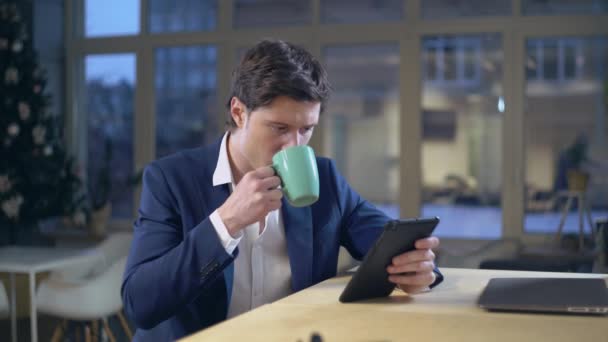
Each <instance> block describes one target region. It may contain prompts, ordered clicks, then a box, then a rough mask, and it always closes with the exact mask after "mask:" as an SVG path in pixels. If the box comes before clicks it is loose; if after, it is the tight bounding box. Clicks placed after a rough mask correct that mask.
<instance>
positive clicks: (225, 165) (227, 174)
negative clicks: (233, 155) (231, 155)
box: [213, 132, 234, 186]
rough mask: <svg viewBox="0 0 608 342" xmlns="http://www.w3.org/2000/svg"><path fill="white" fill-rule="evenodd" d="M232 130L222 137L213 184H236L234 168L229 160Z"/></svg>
mask: <svg viewBox="0 0 608 342" xmlns="http://www.w3.org/2000/svg"><path fill="white" fill-rule="evenodd" d="M229 135H230V132H226V133H225V134H224V137H223V138H222V143H221V144H220V152H219V156H218V158H217V165H216V166H215V171H214V172H213V186H218V185H222V184H234V177H232V169H231V168H230V161H229V160H228V136H229Z"/></svg>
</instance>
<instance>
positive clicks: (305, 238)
mask: <svg viewBox="0 0 608 342" xmlns="http://www.w3.org/2000/svg"><path fill="white" fill-rule="evenodd" d="M282 202H283V203H282V206H281V211H282V214H283V223H284V226H285V236H286V239H287V253H288V254H289V263H290V265H291V288H292V290H293V291H299V290H301V289H303V288H306V287H308V286H310V285H311V284H312V262H313V235H312V214H311V210H310V207H304V208H295V207H292V206H291V205H290V204H289V203H288V202H287V200H286V199H285V198H283V199H282Z"/></svg>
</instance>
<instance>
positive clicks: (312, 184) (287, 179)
mask: <svg viewBox="0 0 608 342" xmlns="http://www.w3.org/2000/svg"><path fill="white" fill-rule="evenodd" d="M272 167H273V168H274V170H275V172H276V173H277V175H278V176H279V178H281V187H282V190H283V194H284V195H285V197H286V198H287V201H289V203H290V204H291V205H293V206H294V207H305V206H308V205H311V204H313V203H315V202H316V201H317V200H318V199H319V170H318V169H317V159H316V158H315V152H314V151H313V149H312V148H310V147H309V146H292V147H288V148H286V149H284V150H281V151H279V152H277V153H276V154H275V155H274V156H273V157H272Z"/></svg>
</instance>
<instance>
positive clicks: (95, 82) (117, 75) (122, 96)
mask: <svg viewBox="0 0 608 342" xmlns="http://www.w3.org/2000/svg"><path fill="white" fill-rule="evenodd" d="M85 70H86V71H85V72H86V92H87V113H88V132H87V152H88V154H87V155H88V156H89V159H88V161H87V179H88V183H89V186H90V188H89V190H90V194H91V195H92V196H93V198H95V197H97V196H99V195H100V194H102V192H103V188H102V187H100V186H99V184H98V183H99V182H98V179H99V177H100V176H103V173H101V172H100V171H101V170H102V169H103V168H104V166H105V164H104V159H105V158H103V156H105V153H106V152H107V151H108V150H107V149H106V144H109V145H110V147H111V149H110V150H109V151H111V153H110V154H109V156H110V157H111V159H110V168H109V170H110V180H111V192H110V200H111V203H112V217H115V218H131V217H132V216H133V193H132V191H131V190H130V188H128V187H127V186H126V184H127V181H128V180H129V178H130V177H131V176H132V175H133V93H134V91H135V56H134V55H133V54H120V55H90V56H87V57H86V59H85Z"/></svg>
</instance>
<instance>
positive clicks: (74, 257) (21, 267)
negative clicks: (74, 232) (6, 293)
mask: <svg viewBox="0 0 608 342" xmlns="http://www.w3.org/2000/svg"><path fill="white" fill-rule="evenodd" d="M100 257H101V256H100V255H99V254H98V253H97V251H95V250H81V249H67V248H51V247H25V246H12V247H2V248H0V272H6V273H9V275H10V284H11V285H10V308H11V310H10V312H11V338H12V341H13V342H16V341H17V314H16V307H17V306H16V288H15V276H16V274H18V273H22V274H27V275H28V277H29V294H30V299H31V300H30V329H31V335H30V336H31V341H32V342H37V341H38V326H37V316H36V312H37V309H36V297H35V287H36V274H38V273H41V272H48V271H53V270H57V269H62V268H65V267H70V266H73V265H77V264H79V263H90V262H94V261H95V260H96V259H99V258H100Z"/></svg>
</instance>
